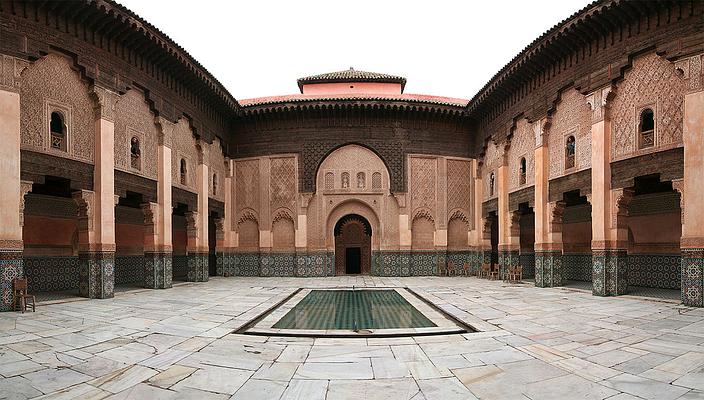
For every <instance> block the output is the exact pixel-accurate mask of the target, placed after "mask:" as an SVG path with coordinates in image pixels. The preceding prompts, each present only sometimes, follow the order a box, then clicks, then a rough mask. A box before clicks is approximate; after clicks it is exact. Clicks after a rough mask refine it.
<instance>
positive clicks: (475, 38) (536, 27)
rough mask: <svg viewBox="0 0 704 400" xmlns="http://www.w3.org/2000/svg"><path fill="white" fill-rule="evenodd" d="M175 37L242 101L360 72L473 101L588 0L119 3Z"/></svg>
mask: <svg viewBox="0 0 704 400" xmlns="http://www.w3.org/2000/svg"><path fill="white" fill-rule="evenodd" d="M117 1H119V2H121V3H122V4H123V5H125V6H126V7H127V8H129V9H131V10H132V11H134V12H135V13H137V14H138V15H139V16H141V17H142V18H144V19H146V20H147V21H149V22H150V23H151V24H152V25H154V26H156V27H157V28H159V29H160V30H161V31H162V32H164V33H166V34H167V35H169V36H170V37H171V38H172V39H173V40H175V41H176V43H178V44H179V45H181V47H183V48H185V49H186V51H188V52H189V53H190V54H191V55H192V56H193V57H195V59H196V60H198V61H199V62H200V63H201V64H202V65H203V66H205V67H206V68H207V69H208V70H209V71H210V72H211V73H212V74H213V75H214V76H215V77H216V78H217V79H218V80H219V81H220V82H221V83H222V84H223V85H225V87H226V88H227V89H228V90H229V91H230V93H232V95H233V96H235V98H237V99H246V98H251V97H262V96H273V95H281V94H291V93H298V87H297V86H296V79H297V78H300V77H303V76H307V75H314V74H319V73H324V72H332V71H339V70H343V69H348V68H349V67H351V66H352V67H354V68H355V69H357V70H363V71H374V72H382V73H388V74H394V75H401V76H405V77H406V78H407V79H408V83H407V84H406V90H405V92H406V93H423V94H432V95H438V96H448V97H459V98H465V99H469V98H471V97H472V96H474V95H475V94H476V93H477V91H478V90H479V89H481V87H482V86H484V84H485V83H486V82H487V81H488V80H489V79H490V78H491V77H492V76H493V75H494V74H495V73H496V72H497V71H498V70H499V69H501V67H503V66H504V65H505V64H506V63H507V62H509V61H510V60H511V58H513V57H514V56H515V55H516V54H518V53H519V52H520V51H521V50H522V49H523V48H524V47H525V46H526V45H528V44H529V43H530V42H532V41H533V40H534V39H536V38H537V37H538V36H540V35H541V34H542V33H543V32H545V31H546V30H548V29H550V28H551V27H552V26H553V25H555V24H557V23H558V22H559V21H561V20H563V19H564V18H566V17H568V16H570V15H572V13H574V12H575V11H577V10H579V9H581V8H582V7H584V6H585V5H586V4H587V3H588V0H551V1H550V0H532V1H527V0H522V1H521V0H503V1H499V0H486V1H475V0H464V1H441V0H426V1H395V0H376V1H373V0H371V1H368V0H346V1H339V0H338V1H335V0H311V1H308V0H289V1H277V0H248V1H224V0H148V1H147V0H117Z"/></svg>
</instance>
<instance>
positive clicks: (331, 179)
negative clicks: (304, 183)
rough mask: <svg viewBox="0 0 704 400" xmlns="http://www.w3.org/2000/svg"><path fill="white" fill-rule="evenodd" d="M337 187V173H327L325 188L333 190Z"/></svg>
mask: <svg viewBox="0 0 704 400" xmlns="http://www.w3.org/2000/svg"><path fill="white" fill-rule="evenodd" d="M334 188H335V174H333V173H332V172H326V173H325V190H333V189H334Z"/></svg>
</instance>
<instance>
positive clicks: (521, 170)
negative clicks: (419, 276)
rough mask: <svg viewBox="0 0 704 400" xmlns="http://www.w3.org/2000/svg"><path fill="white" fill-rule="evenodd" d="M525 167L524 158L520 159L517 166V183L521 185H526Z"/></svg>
mask: <svg viewBox="0 0 704 400" xmlns="http://www.w3.org/2000/svg"><path fill="white" fill-rule="evenodd" d="M527 169H528V168H527V165H526V158H525V157H522V158H521V163H520V166H519V175H518V176H519V181H520V184H521V185H525V184H526V170H527Z"/></svg>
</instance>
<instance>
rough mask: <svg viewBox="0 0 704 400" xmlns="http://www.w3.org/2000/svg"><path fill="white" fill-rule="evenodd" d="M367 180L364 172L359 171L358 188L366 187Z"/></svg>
mask: <svg viewBox="0 0 704 400" xmlns="http://www.w3.org/2000/svg"><path fill="white" fill-rule="evenodd" d="M366 180H367V177H366V176H365V175H364V172H358V173H357V188H358V189H364V187H365V186H366Z"/></svg>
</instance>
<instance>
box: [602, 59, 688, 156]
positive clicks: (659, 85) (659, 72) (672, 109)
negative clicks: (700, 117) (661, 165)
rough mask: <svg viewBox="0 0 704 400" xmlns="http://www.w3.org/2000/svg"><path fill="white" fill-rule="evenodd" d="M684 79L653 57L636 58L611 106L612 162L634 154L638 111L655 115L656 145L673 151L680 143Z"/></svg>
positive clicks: (671, 67)
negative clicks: (648, 111)
mask: <svg viewBox="0 0 704 400" xmlns="http://www.w3.org/2000/svg"><path fill="white" fill-rule="evenodd" d="M685 92H686V85H685V81H684V79H682V77H681V76H679V75H678V73H677V72H676V71H675V65H674V64H672V63H670V62H668V61H667V60H665V59H663V58H661V57H660V56H658V55H657V54H655V53H650V54H646V55H643V56H641V57H637V58H635V59H634V60H633V65H632V68H631V69H630V70H628V71H626V73H625V74H624V78H623V81H622V82H620V83H619V84H618V87H617V89H616V95H615V96H614V99H613V102H612V105H611V121H612V127H611V132H612V135H611V151H612V157H613V159H623V158H627V157H630V156H633V155H636V154H637V153H638V152H637V148H638V147H637V146H638V142H637V137H636V135H637V132H638V124H639V122H640V121H639V120H640V113H641V111H642V110H643V109H644V108H646V107H648V108H651V109H653V111H654V112H655V145H654V146H653V148H657V147H672V146H673V145H674V146H676V145H679V144H681V143H682V121H683V114H684V94H685Z"/></svg>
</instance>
